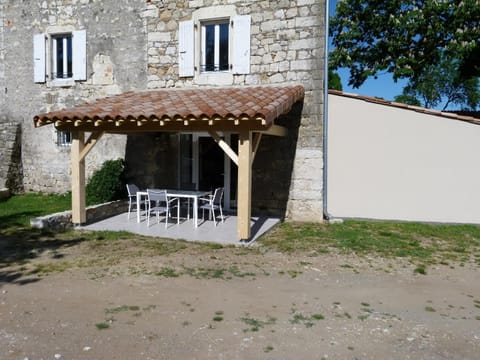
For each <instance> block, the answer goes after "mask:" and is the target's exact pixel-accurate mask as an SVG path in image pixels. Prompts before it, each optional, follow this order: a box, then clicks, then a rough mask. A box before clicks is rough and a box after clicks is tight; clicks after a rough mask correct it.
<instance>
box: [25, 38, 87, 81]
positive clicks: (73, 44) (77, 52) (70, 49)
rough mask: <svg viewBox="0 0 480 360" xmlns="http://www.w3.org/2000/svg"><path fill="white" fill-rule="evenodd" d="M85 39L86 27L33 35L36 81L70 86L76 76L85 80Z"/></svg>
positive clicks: (76, 78)
mask: <svg viewBox="0 0 480 360" xmlns="http://www.w3.org/2000/svg"><path fill="white" fill-rule="evenodd" d="M86 40H87V37H86V31H85V30H79V31H71V32H67V31H65V32H56V33H47V34H36V35H34V36H33V63H34V71H33V72H34V81H35V82H36V83H44V82H46V81H48V84H49V85H52V86H56V85H57V86H69V85H73V84H74V82H75V80H86V79H87V59H86V57H87V56H86V54H87V45H86V44H87V42H86Z"/></svg>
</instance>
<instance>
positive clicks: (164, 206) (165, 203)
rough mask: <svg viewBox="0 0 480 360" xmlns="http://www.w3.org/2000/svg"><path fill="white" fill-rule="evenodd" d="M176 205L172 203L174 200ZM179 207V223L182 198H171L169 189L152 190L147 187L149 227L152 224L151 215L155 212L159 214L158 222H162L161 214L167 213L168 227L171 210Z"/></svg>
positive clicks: (166, 222) (178, 220) (166, 221)
mask: <svg viewBox="0 0 480 360" xmlns="http://www.w3.org/2000/svg"><path fill="white" fill-rule="evenodd" d="M175 201H176V202H177V204H176V205H175V204H174V205H171V204H173V203H174V202H175ZM175 207H176V208H177V224H179V223H180V200H179V199H178V198H169V197H168V196H167V190H150V189H147V227H149V226H150V215H151V213H155V215H156V216H157V224H158V223H160V214H165V229H166V228H167V227H168V217H169V216H170V210H171V209H172V208H175Z"/></svg>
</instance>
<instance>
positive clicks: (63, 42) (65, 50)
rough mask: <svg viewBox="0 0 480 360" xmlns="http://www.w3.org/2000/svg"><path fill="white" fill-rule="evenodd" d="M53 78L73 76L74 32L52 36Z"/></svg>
mask: <svg viewBox="0 0 480 360" xmlns="http://www.w3.org/2000/svg"><path fill="white" fill-rule="evenodd" d="M51 45H52V49H51V51H52V66H51V69H52V73H51V77H52V79H68V78H71V77H73V61H72V34H65V35H54V36H52V41H51Z"/></svg>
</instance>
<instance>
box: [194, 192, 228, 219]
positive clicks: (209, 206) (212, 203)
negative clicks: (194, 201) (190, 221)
mask: <svg viewBox="0 0 480 360" xmlns="http://www.w3.org/2000/svg"><path fill="white" fill-rule="evenodd" d="M222 199H223V188H216V189H215V192H214V193H213V195H209V196H208V198H200V199H199V201H200V202H203V204H200V205H199V207H198V208H199V209H202V218H203V220H205V210H208V211H209V216H210V219H211V218H212V215H213V224H214V225H215V226H217V221H216V220H217V216H216V215H215V210H219V211H220V218H221V219H222V223H223V210H222Z"/></svg>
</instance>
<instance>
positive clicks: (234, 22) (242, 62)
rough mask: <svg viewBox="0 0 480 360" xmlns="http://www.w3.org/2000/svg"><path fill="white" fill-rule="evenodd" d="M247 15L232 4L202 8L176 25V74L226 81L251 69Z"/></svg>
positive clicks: (199, 80) (216, 82) (205, 80)
mask: <svg viewBox="0 0 480 360" xmlns="http://www.w3.org/2000/svg"><path fill="white" fill-rule="evenodd" d="M250 23H251V17H250V16H249V15H236V14H235V9H234V7H231V6H224V7H220V6H218V7H210V8H201V9H199V10H197V11H195V12H194V13H193V16H192V20H187V21H181V22H180V26H179V36H178V39H179V44H178V49H179V76H180V77H192V78H193V80H194V82H195V83H198V84H211V85H226V84H232V83H233V76H234V75H237V74H248V73H250Z"/></svg>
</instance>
